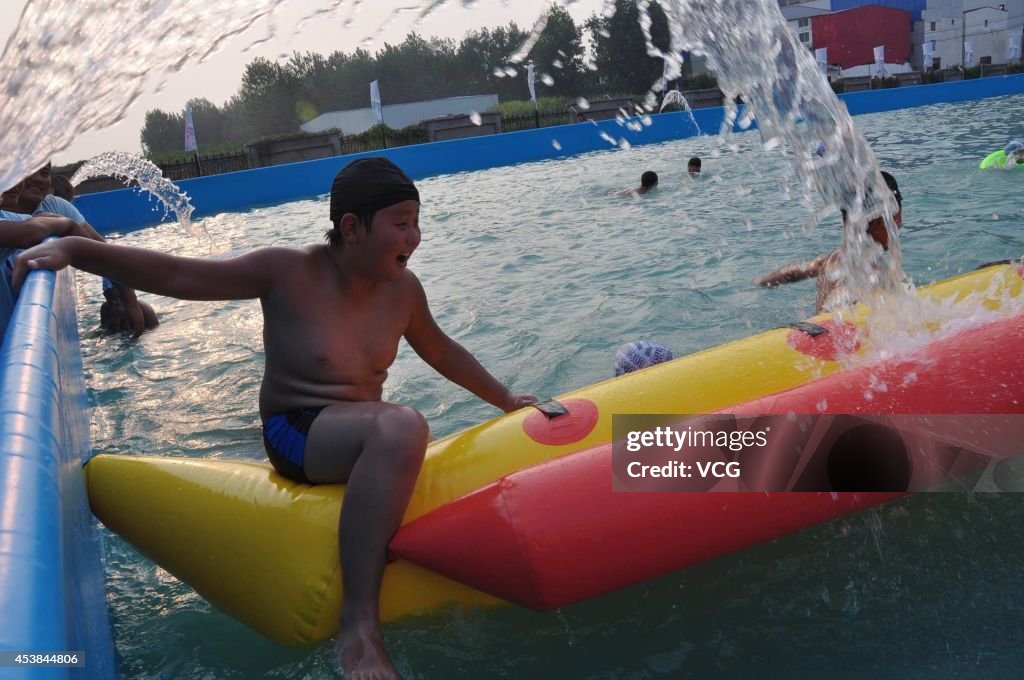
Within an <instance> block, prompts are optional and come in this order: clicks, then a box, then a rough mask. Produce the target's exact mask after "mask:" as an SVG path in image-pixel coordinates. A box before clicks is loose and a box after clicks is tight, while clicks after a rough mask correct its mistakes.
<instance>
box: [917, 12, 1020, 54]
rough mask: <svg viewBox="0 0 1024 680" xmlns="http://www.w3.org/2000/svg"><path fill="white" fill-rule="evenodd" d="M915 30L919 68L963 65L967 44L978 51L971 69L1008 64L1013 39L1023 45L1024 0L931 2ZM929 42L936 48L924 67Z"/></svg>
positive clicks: (933, 48) (975, 52)
mask: <svg viewBox="0 0 1024 680" xmlns="http://www.w3.org/2000/svg"><path fill="white" fill-rule="evenodd" d="M914 29H915V30H914V33H915V35H914V40H915V43H917V45H916V48H917V49H916V50H915V58H914V60H913V64H914V67H915V68H949V67H951V66H960V65H963V64H964V57H965V54H964V47H963V45H964V41H965V40H966V41H967V42H969V43H971V45H972V46H973V48H974V55H973V58H972V59H970V60H969V61H970V63H969V64H968V65H971V66H974V65H977V64H1005V63H1006V62H1007V61H1009V60H1010V54H1009V47H1010V40H1011V38H1014V37H1016V38H1017V40H1018V41H1020V40H1021V36H1022V34H1024V0H1002V1H1001V2H991V1H985V0H928V6H927V8H926V9H925V10H924V11H923V12H922V13H921V21H920V22H919V25H917V24H915V27H914ZM925 42H929V43H931V46H932V63H931V64H925V63H923V48H922V44H923V43H925ZM1018 44H1019V42H1018ZM1018 58H1019V57H1018Z"/></svg>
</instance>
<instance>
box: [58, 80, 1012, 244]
mask: <svg viewBox="0 0 1024 680" xmlns="http://www.w3.org/2000/svg"><path fill="white" fill-rule="evenodd" d="M1021 92H1024V75H1013V76H1002V77H995V78H981V79H976V80H964V81H959V82H953V83H940V84H935V85H918V86H913V87H900V88H893V89H886V90H874V91H868V92H854V93H850V94H844V95H840V99H841V100H843V101H844V102H845V103H846V106H847V108H848V109H849V111H850V113H851V114H853V115H859V114H863V113H876V112H879V111H890V110H893V109H906V108H913V107H916V106H924V105H926V104H939V103H947V102H962V101H969V100H974V99H984V98H987V97H997V96H1001V95H1007V94H1019V93H1021ZM693 115H694V118H695V119H696V122H697V125H698V126H699V127H700V130H702V131H704V133H712V134H717V133H718V130H719V128H720V127H721V125H722V119H723V116H724V109H723V108H721V107H717V108H709V109H697V110H696V111H694V113H693ZM634 122H635V120H634ZM595 126H596V129H595ZM602 132H603V133H605V134H606V135H608V136H609V137H611V138H612V139H613V140H615V141H616V142H618V141H619V140H625V141H626V142H628V143H629V144H630V145H631V146H638V145H642V144H654V143H658V142H664V141H668V140H673V139H682V138H685V137H692V136H695V135H697V134H698V130H697V129H696V128H695V127H694V125H693V122H691V120H690V117H689V115H687V114H686V113H682V112H679V113H662V114H656V115H652V116H651V125H650V126H640V129H639V130H634V129H630V128H629V127H628V126H625V125H620V124H619V123H618V122H616V121H614V120H606V121H599V122H596V123H579V124H573V125H561V126H556V127H547V128H541V129H539V130H523V131H521V132H509V133H506V134H499V135H486V136H482V137H471V138H468V139H456V140H450V141H445V142H433V143H430V144H417V145H414V146H403V147H398V148H395V149H388V150H385V151H373V152H368V153H364V154H353V155H348V156H335V157H333V158H324V159H321V160H315V161H306V162H303V163H290V164H287V165H277V166H273V167H269V168H259V169H256V170H244V171H242V172H230V173H224V174H221V175H213V176H211V177H200V178H197V179H189V180H182V181H181V182H180V183H179V186H180V187H181V188H182V189H183V190H184V191H185V192H186V193H188V195H189V196H190V197H191V200H192V205H193V206H195V213H194V217H202V216H204V215H212V214H216V213H220V212H228V211H237V210H245V209H248V208H252V207H256V206H260V205H273V204H276V203H282V202H285V201H295V200H299V199H304V198H313V197H314V196H319V195H321V194H325V193H327V191H328V189H329V188H330V186H331V180H332V179H333V178H334V175H335V174H336V173H337V172H338V170H339V169H340V168H341V167H342V166H343V165H344V164H345V163H347V162H348V161H350V160H352V159H354V158H359V157H362V156H378V155H385V156H387V157H389V158H390V159H391V160H393V161H394V162H395V163H397V164H398V165H399V166H401V167H402V169H404V170H405V171H406V172H407V173H409V175H410V176H411V177H413V178H414V179H422V178H423V177H429V176H432V175H442V174H448V173H454V172H465V171H471V170H482V169H484V168H491V167H498V166H504V165H514V164H517V163H525V162H530V161H539V160H545V159H549V158H560V157H565V156H572V155H574V154H579V153H584V152H587V151H598V150H601V149H611V148H614V146H613V145H612V144H611V143H610V142H608V141H607V140H606V139H604V138H603V137H602V136H601V133H602ZM556 145H557V146H556ZM75 205H76V206H77V207H78V209H79V210H81V211H82V212H83V213H85V215H86V216H87V217H88V218H89V221H90V223H91V224H92V225H93V226H94V227H96V229H97V230H99V231H100V232H101V233H109V232H113V231H120V232H123V231H130V230H132V229H138V228H140V227H145V226H150V225H153V224H157V223H158V222H160V221H162V220H165V219H170V218H168V217H167V216H165V215H164V208H163V205H162V204H161V203H160V202H159V201H157V200H156V199H155V198H152V197H151V196H149V194H147V193H142V192H140V191H138V190H133V189H121V190H118V191H105V192H100V193H95V194H86V195H84V196H81V197H79V198H77V199H75Z"/></svg>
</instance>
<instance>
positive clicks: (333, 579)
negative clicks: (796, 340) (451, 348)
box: [86, 265, 1022, 644]
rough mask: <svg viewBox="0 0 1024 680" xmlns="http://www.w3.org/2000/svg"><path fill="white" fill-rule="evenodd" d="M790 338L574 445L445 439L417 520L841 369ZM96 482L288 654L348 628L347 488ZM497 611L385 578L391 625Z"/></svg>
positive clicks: (1003, 283)
mask: <svg viewBox="0 0 1024 680" xmlns="http://www.w3.org/2000/svg"><path fill="white" fill-rule="evenodd" d="M1021 288H1022V280H1021V274H1019V273H1018V267H1017V266H1005V265H1004V266H998V267H990V268H988V269H985V270H982V271H978V272H973V273H970V274H966V275H963V276H960V277H957V278H954V279H949V280H947V281H944V282H941V283H938V284H934V285H932V286H929V287H928V288H926V289H924V290H923V291H922V294H925V295H928V296H930V297H933V298H950V297H954V298H956V299H961V298H963V297H965V296H967V295H970V294H974V295H976V296H978V297H980V298H981V300H983V303H982V304H984V305H985V306H986V307H988V308H993V309H995V308H998V307H999V305H1000V303H1001V301H1002V300H1005V299H1007V298H1009V297H1019V296H1020V295H1021ZM972 304H976V303H972ZM825 318H827V317H824V316H823V317H820V319H825ZM790 332H791V331H790V330H789V329H779V330H773V331H768V332H766V333H762V334H759V335H756V336H753V337H749V338H745V339H743V340H739V341H736V342H732V343H728V344H726V345H722V346H720V347H715V348H713V349H709V350H705V351H702V352H698V353H697V354H693V355H690V356H687V357H683V358H680V359H677V360H675V361H672V362H669V363H666V364H661V365H659V366H655V367H653V368H650V369H648V370H644V371H641V372H638V373H633V374H628V375H626V376H623V377H622V378H618V379H615V380H609V381H605V382H602V383H598V384H596V385H591V386H589V387H586V388H584V389H581V390H578V391H576V392H572V393H569V394H566V395H563V396H561V397H559V400H560V401H569V402H572V401H573V400H579V401H583V400H586V402H589V404H590V406H591V407H592V415H593V418H592V419H591V422H589V423H588V424H586V426H585V427H583V428H582V429H579V430H578V432H577V433H576V434H575V435H571V436H570V439H571V441H567V442H566V443H557V442H555V443H542V442H541V441H538V438H537V437H536V436H531V435H530V434H529V433H528V432H527V430H528V429H529V426H530V423H529V422H528V420H529V419H531V418H533V419H536V418H538V417H540V414H539V413H538V412H537V411H536V410H535V409H525V410H522V411H519V412H516V413H512V414H509V415H506V416H502V417H499V418H495V419H493V420H491V421H488V422H486V423H483V424H481V425H478V426H476V427H473V428H470V429H468V430H466V431H464V432H461V433H459V434H456V435H453V436H450V437H447V438H445V439H442V440H439V441H436V442H433V443H432V444H431V446H430V448H429V450H428V452H427V459H426V461H425V462H424V465H423V471H422V473H421V474H420V478H419V481H418V483H417V486H416V490H415V492H414V495H413V499H412V501H411V503H410V506H409V510H408V512H407V513H406V521H409V520H411V519H414V518H415V517H418V516H420V515H422V514H424V513H426V512H429V511H430V510H432V509H434V508H436V507H438V506H440V505H442V504H444V503H446V502H448V501H450V500H453V499H455V498H458V497H460V496H462V495H465V494H466V493H468V492H470V491H473V490H474V489H477V488H479V487H481V486H483V485H485V484H487V483H489V482H492V481H494V480H495V479H498V478H499V477H501V476H503V475H506V474H508V473H511V472H514V471H515V470H518V469H521V468H523V467H526V466H529V465H532V464H535V463H539V462H542V461H545V460H551V459H553V458H557V457H559V456H563V455H565V454H568V453H571V452H574V451H578V450H581V449H584V448H589V447H591V446H594V445H596V444H599V443H603V442H607V441H609V440H610V439H611V423H612V414H614V413H620V414H622V413H699V412H705V411H713V410H718V409H723V408H725V407H727V406H729V405H731V404H736V403H740V402H744V401H748V400H750V399H754V398H756V397H759V396H763V395H766V394H772V393H776V392H780V391H783V390H786V389H789V388H792V387H795V386H797V385H800V384H803V383H805V382H808V381H809V380H813V379H815V378H817V377H820V376H822V375H825V374H828V373H831V372H833V371H835V370H837V369H838V368H839V365H838V363H837V362H836V361H829V360H822V359H816V358H813V357H810V356H807V355H806V354H802V353H801V352H799V351H797V350H795V349H794V348H793V347H791V346H790V344H789V342H788V341H787V336H788V334H789V333H790ZM559 420H561V419H556V420H555V421H551V422H552V423H554V422H558V421H559ZM545 422H546V421H545ZM540 439H541V440H543V439H544V437H540ZM556 439H557V437H556ZM86 472H87V479H88V488H89V497H90V502H91V504H92V508H93V512H94V513H95V514H96V516H97V517H98V518H99V519H100V520H102V521H103V523H104V524H106V525H107V526H108V527H109V528H110V529H111V530H113V531H115V532H116V533H118V534H120V535H121V536H123V537H124V538H126V539H127V540H128V541H129V542H131V543H132V544H133V545H135V546H136V547H137V548H138V549H139V550H140V551H141V552H142V553H144V554H146V555H147V556H149V557H150V558H151V559H153V561H154V562H156V563H157V564H159V565H160V566H162V567H163V568H165V569H166V570H167V571H169V572H170V573H172V574H174V575H175V576H177V577H178V578H180V579H181V580H183V581H185V582H186V583H188V584H190V585H191V586H192V587H194V588H195V589H196V591H197V592H199V593H200V594H201V595H202V596H203V597H205V598H206V599H207V600H209V601H210V602H212V603H213V604H214V605H216V606H217V607H219V608H220V609H222V610H224V611H225V612H227V613H228V614H230V615H231V616H234V617H236V618H238V619H240V620H241V621H243V622H245V623H246V624H248V625H249V626H251V627H252V628H254V629H256V630H257V631H259V632H260V633H262V634H264V635H266V636H267V637H269V638H271V639H273V640H275V641H277V642H280V643H284V644H309V643H313V642H317V641H320V640H324V639H327V638H328V637H330V636H331V635H333V634H334V632H335V631H336V629H337V622H338V616H339V612H340V603H341V573H340V566H339V563H338V554H337V549H338V548H337V545H338V540H337V527H338V519H339V513H340V508H341V501H342V498H343V495H344V487H343V486H340V485H338V486H320V487H311V486H308V485H303V484H296V483H294V482H291V481H289V480H286V479H284V478H282V477H280V476H278V475H277V474H275V473H274V472H273V470H272V469H271V467H270V466H269V465H268V464H265V463H256V462H242V461H218V460H199V459H187V458H186V459H181V458H166V457H141V456H121V455H118V456H111V455H101V456H96V457H95V458H93V460H92V461H91V462H90V463H89V464H88V466H87V468H86ZM494 602H496V600H494V598H492V597H490V596H487V595H484V594H482V593H480V592H478V591H476V590H473V589H471V588H469V587H467V586H463V585H460V584H457V583H454V582H452V581H449V580H447V579H445V578H444V577H442V576H439V575H436V574H434V573H432V572H428V571H426V570H423V569H420V568H418V567H415V566H413V565H411V564H409V563H406V562H402V561H398V562H394V563H392V564H391V565H389V566H388V568H387V570H386V572H385V576H384V587H383V592H382V595H381V610H382V611H381V613H382V617H383V618H384V620H390V619H395V618H398V617H401V616H404V615H407V614H411V613H415V612H426V611H430V610H434V609H437V608H439V607H442V606H444V605H445V604H448V603H460V604H463V605H472V604H489V603H494Z"/></svg>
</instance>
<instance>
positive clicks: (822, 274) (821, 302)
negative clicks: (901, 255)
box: [757, 171, 903, 314]
mask: <svg viewBox="0 0 1024 680" xmlns="http://www.w3.org/2000/svg"><path fill="white" fill-rule="evenodd" d="M882 179H884V180H885V185H886V186H887V187H889V189H890V190H891V191H892V193H893V196H894V197H895V198H896V205H897V206H898V207H897V211H896V214H895V215H893V216H892V219H893V222H894V223H895V225H896V228H897V229H899V228H900V225H901V224H902V223H903V195H902V194H900V188H899V185H898V184H897V183H896V178H895V177H893V176H892V175H890V174H889V173H888V172H884V171H883V172H882ZM842 214H843V226H844V227H845V226H846V215H847V213H846V211H845V210H843V211H842ZM867 233H868V235H869V236H871V238H872V239H874V241H875V242H876V243H877V244H878V245H880V246H882V248H883V249H885V250H888V249H889V232H888V230H887V229H886V228H885V220H884V219H883V218H882V217H876V218H875V219H873V220H871V221H870V222H868V226H867ZM812 276H815V277H817V279H818V296H817V300H816V304H815V308H814V313H815V314H820V313H822V312H831V311H833V310H835V309H838V308H840V307H845V306H847V305H851V304H853V303H854V302H856V300H853V299H852V298H851V296H850V295H849V293H848V292H847V290H846V287H845V286H844V285H843V278H844V276H843V268H842V256H841V254H840V252H839V251H838V250H833V251H832V252H831V253H826V254H825V255H819V256H818V257H816V258H814V259H813V260H811V261H810V262H805V263H803V264H791V265H786V266H785V267H782V268H780V269H776V270H775V271H773V272H772V273H771V274H768V275H767V276H763V277H761V278H760V279H758V280H757V285H759V286H762V287H771V286H777V285H779V284H781V283H793V282H794V281H803V280H804V279H809V278H811V277H812Z"/></svg>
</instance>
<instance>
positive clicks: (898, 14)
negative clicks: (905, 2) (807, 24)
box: [811, 5, 910, 68]
mask: <svg viewBox="0 0 1024 680" xmlns="http://www.w3.org/2000/svg"><path fill="white" fill-rule="evenodd" d="M811 35H812V36H813V38H812V40H813V43H814V47H815V48H819V47H827V48H828V63H830V64H839V65H840V66H841V67H842V68H853V67H854V66H860V65H862V64H873V63H874V62H875V56H874V48H875V47H876V46H877V45H885V61H886V63H887V64H902V63H903V62H905V61H909V60H910V12H908V11H906V10H902V9H893V8H891V7H882V6H880V5H864V6H863V7H856V8H854V9H848V10H844V11H842V12H833V13H832V14H822V15H821V16H816V17H811Z"/></svg>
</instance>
